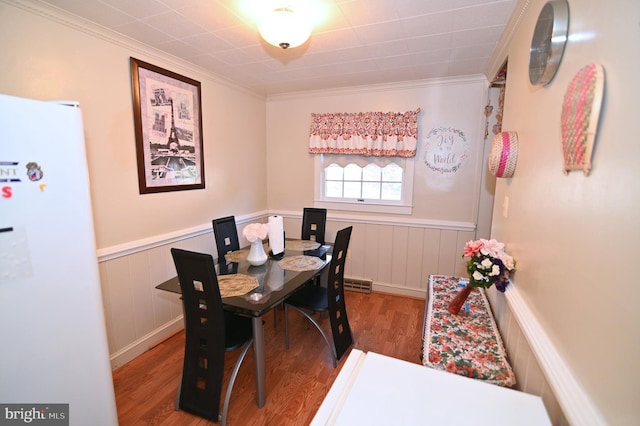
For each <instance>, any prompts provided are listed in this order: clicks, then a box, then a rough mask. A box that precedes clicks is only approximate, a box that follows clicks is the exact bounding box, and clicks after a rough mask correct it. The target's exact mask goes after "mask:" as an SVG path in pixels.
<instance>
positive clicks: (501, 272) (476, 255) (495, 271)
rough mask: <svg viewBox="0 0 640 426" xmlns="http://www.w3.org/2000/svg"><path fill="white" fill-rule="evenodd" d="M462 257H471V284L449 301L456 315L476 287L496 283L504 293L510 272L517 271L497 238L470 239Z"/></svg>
mask: <svg viewBox="0 0 640 426" xmlns="http://www.w3.org/2000/svg"><path fill="white" fill-rule="evenodd" d="M462 257H465V258H468V259H469V260H468V261H467V273H468V274H469V284H467V286H466V287H465V288H463V289H462V290H461V291H460V293H458V295H456V297H454V298H453V299H452V300H451V302H450V303H449V308H448V310H449V312H451V313H452V314H455V315H457V314H458V312H460V308H462V305H464V302H465V301H466V300H467V297H469V294H471V292H472V291H473V290H474V289H475V288H478V287H482V288H490V287H491V286H492V285H494V284H495V286H496V289H497V290H498V291H500V292H503V293H504V291H505V290H506V289H507V285H508V284H509V274H511V272H513V271H515V261H514V260H513V257H511V256H509V255H508V254H507V253H506V252H505V251H504V244H503V243H500V242H498V241H496V240H485V239H479V240H476V241H468V242H467V243H466V244H465V245H464V254H463V255H462Z"/></svg>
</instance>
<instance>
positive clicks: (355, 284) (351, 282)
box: [344, 277, 373, 294]
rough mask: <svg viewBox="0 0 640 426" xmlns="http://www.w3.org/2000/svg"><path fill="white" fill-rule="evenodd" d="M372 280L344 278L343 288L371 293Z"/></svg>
mask: <svg viewBox="0 0 640 426" xmlns="http://www.w3.org/2000/svg"><path fill="white" fill-rule="evenodd" d="M372 285H373V282H372V281H371V280H362V279H360V278H349V277H345V278H344V289H345V290H347V291H355V292H357V293H367V294H369V293H371V287H372Z"/></svg>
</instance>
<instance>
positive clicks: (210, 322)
mask: <svg viewBox="0 0 640 426" xmlns="http://www.w3.org/2000/svg"><path fill="white" fill-rule="evenodd" d="M171 255H172V256H173V261H174V263H175V266H176V271H177V273H178V279H179V281H180V288H181V290H182V307H183V310H184V323H185V336H186V341H185V346H184V362H183V367H182V378H181V379H180V385H179V387H178V393H177V395H176V410H178V409H181V410H184V411H187V412H189V413H192V414H196V415H198V416H201V417H204V418H206V419H209V420H213V421H220V422H221V424H222V425H225V424H226V421H227V414H228V412H229V400H230V398H231V390H232V389H233V385H234V383H235V381H236V377H237V375H238V370H239V369H240V365H241V364H242V361H243V360H244V358H245V355H246V354H247V351H248V350H249V347H250V346H251V343H252V342H253V330H252V327H251V319H250V318H248V317H241V316H238V315H234V314H233V313H231V312H228V311H225V310H224V309H223V308H222V298H221V296H220V288H219V287H218V279H217V277H216V272H215V265H214V261H213V257H212V256H211V255H209V254H203V253H195V252H191V251H186V250H181V249H176V248H172V249H171ZM240 348H242V352H241V353H240V356H239V358H238V360H237V361H236V364H235V367H234V368H233V372H232V373H231V377H230V379H229V384H228V385H227V391H226V394H225V399H224V404H223V406H222V413H220V401H221V396H222V382H223V378H224V354H225V352H231V351H234V350H236V349H240Z"/></svg>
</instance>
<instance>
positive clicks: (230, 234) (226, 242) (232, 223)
mask: <svg viewBox="0 0 640 426" xmlns="http://www.w3.org/2000/svg"><path fill="white" fill-rule="evenodd" d="M211 223H212V224H213V235H214V237H215V239H216V249H217V250H218V263H221V264H222V263H225V262H224V255H225V254H227V253H229V252H230V251H235V250H240V240H239V239H238V228H237V227H236V218H235V217H234V216H228V217H222V218H220V219H214V220H212V221H211Z"/></svg>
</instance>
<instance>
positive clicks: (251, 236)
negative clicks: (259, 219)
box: [242, 223, 269, 243]
mask: <svg viewBox="0 0 640 426" xmlns="http://www.w3.org/2000/svg"><path fill="white" fill-rule="evenodd" d="M268 233H269V225H268V224H266V223H250V224H248V225H247V226H245V227H244V229H243V230H242V235H244V237H245V238H246V239H247V241H249V242H250V243H253V242H254V241H257V240H264V239H265V238H267V234H268Z"/></svg>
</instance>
